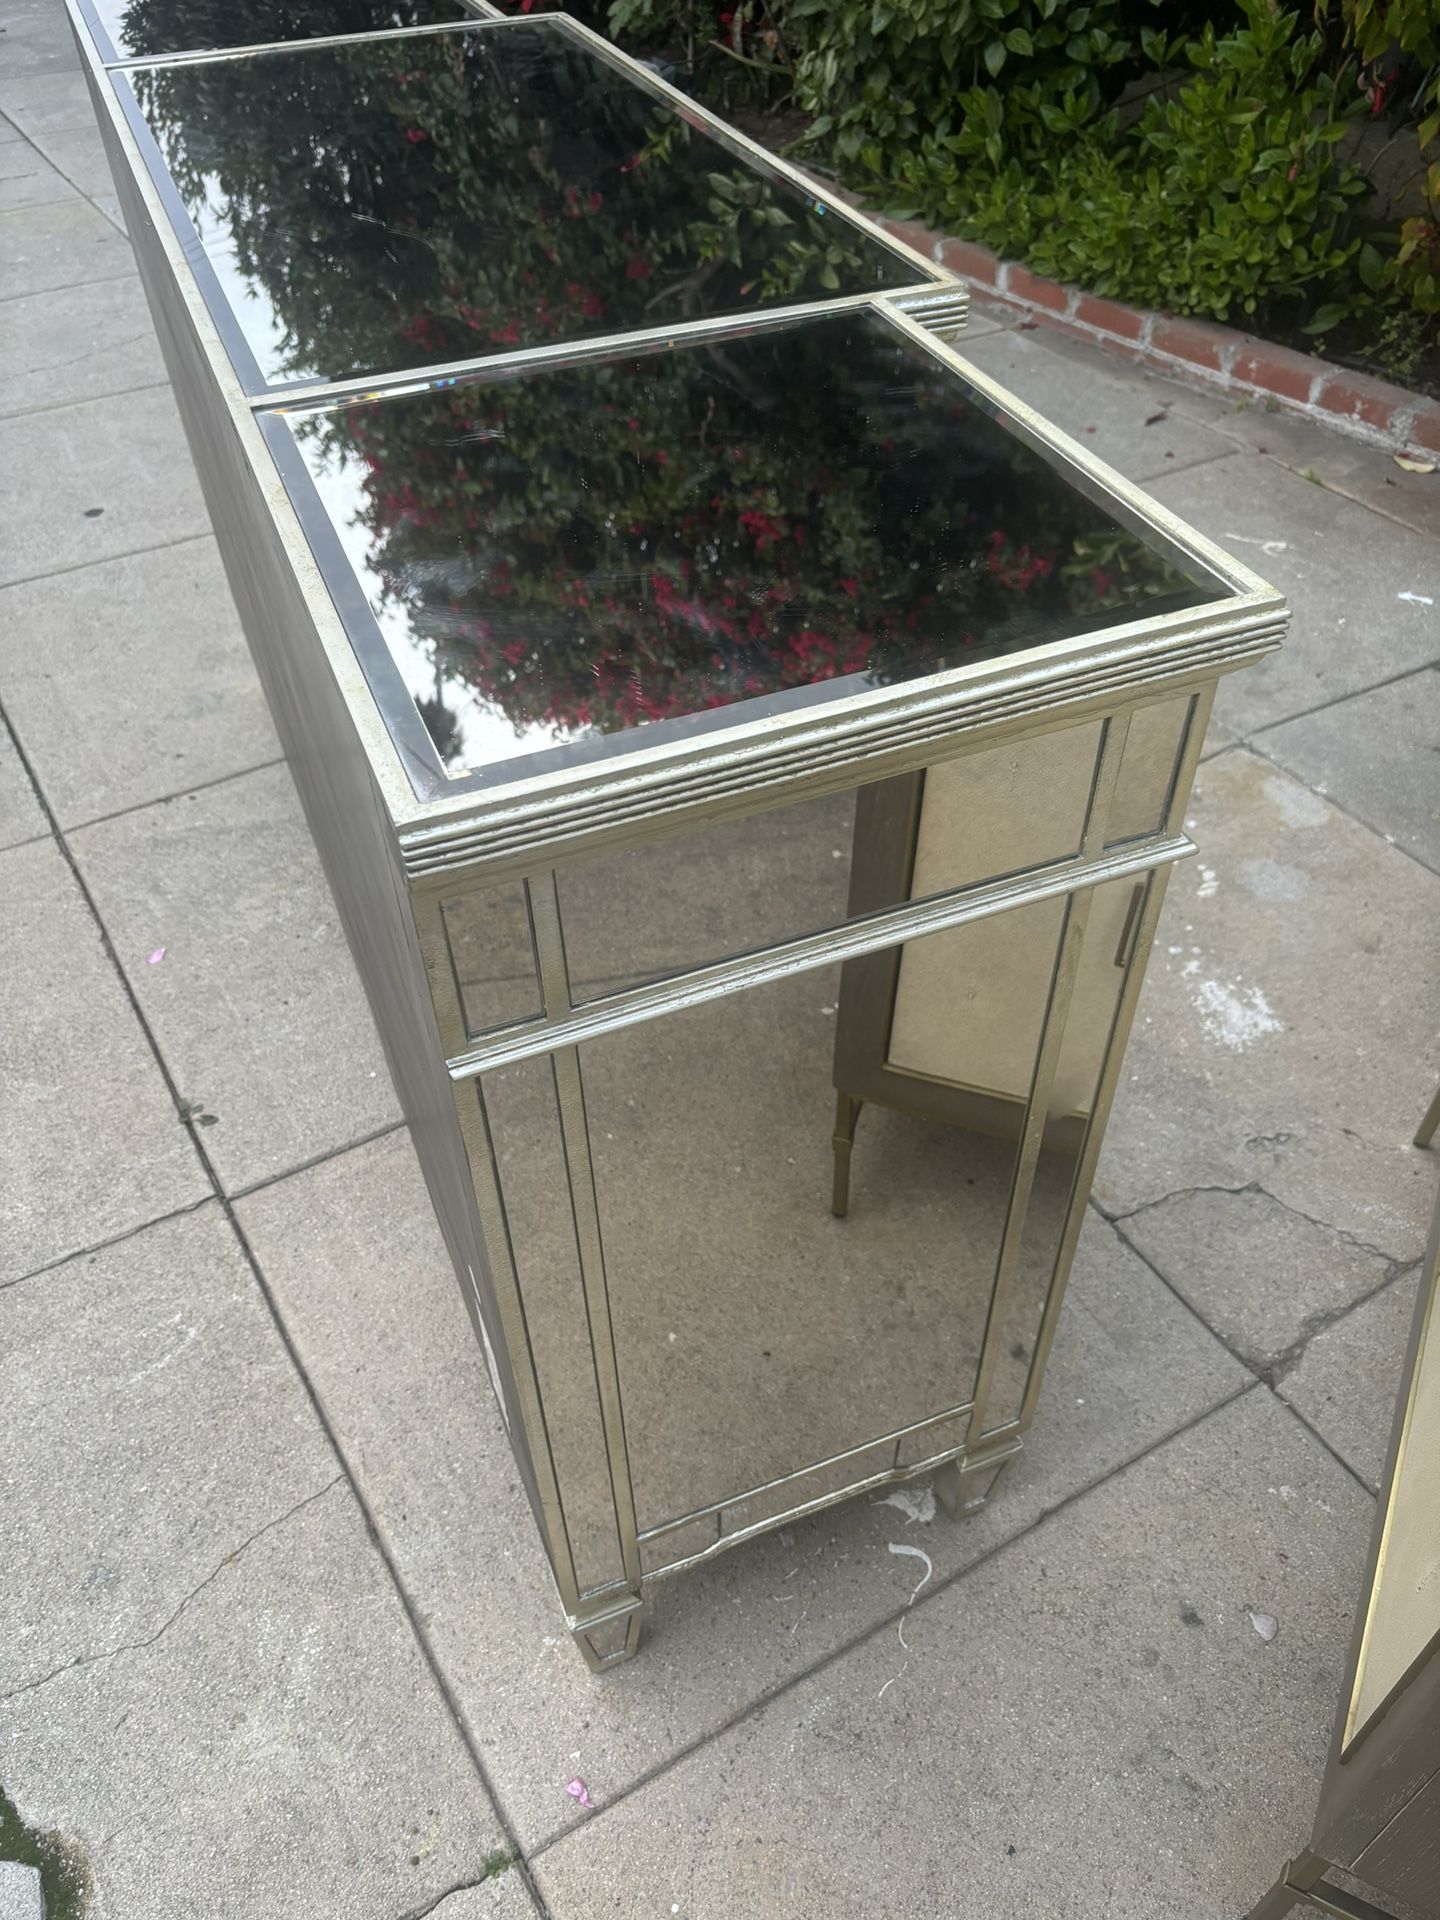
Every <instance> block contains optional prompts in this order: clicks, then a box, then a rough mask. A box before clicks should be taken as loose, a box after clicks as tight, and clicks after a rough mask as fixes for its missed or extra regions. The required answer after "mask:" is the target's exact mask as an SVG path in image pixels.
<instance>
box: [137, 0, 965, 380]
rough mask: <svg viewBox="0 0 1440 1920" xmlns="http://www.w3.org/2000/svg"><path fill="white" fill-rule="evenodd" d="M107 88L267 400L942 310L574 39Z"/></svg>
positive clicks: (464, 38) (880, 253) (857, 238)
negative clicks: (845, 303) (155, 173)
mask: <svg viewBox="0 0 1440 1920" xmlns="http://www.w3.org/2000/svg"><path fill="white" fill-rule="evenodd" d="M152 3H153V0H152ZM135 4H136V5H139V4H140V0H135ZM127 82H128V86H129V87H133V90H134V99H133V100H130V99H127ZM116 84H117V86H118V88H119V90H120V95H121V99H122V102H124V104H125V105H126V108H127V111H128V112H129V113H130V114H131V116H132V123H135V118H136V112H137V103H138V115H139V116H140V119H139V123H138V125H139V130H140V131H141V132H142V134H144V132H145V130H146V129H148V136H153V140H154V143H155V146H157V147H158V149H159V154H160V156H161V158H162V160H163V166H164V168H165V169H166V170H168V175H169V181H168V182H167V181H165V180H164V179H163V178H162V180H161V186H162V191H166V192H168V193H169V194H170V195H171V197H172V213H173V215H174V216H175V217H177V219H178V220H179V223H180V225H181V227H182V230H183V228H184V226H185V224H186V219H187V216H188V221H189V223H190V224H192V225H193V227H194V231H195V234H196V235H197V237H198V241H199V246H198V248H196V247H195V246H194V245H193V244H192V245H191V247H190V251H191V255H192V264H193V265H194V266H195V268H196V271H197V273H200V274H202V276H204V277H203V278H202V285H204V287H205V291H206V296H207V299H208V301H209V303H210V305H211V309H212V312H213V313H214V315H215V318H216V321H217V324H218V325H219V326H220V329H221V332H222V334H223V335H225V337H226V346H227V349H228V351H229V352H230V355H231V358H232V360H233V361H234V362H235V365H236V369H237V371H238V372H239V373H240V375H241V378H242V380H244V381H245V383H246V385H247V386H248V387H249V389H250V390H251V391H252V392H254V391H263V390H265V389H266V388H267V387H268V388H273V387H274V386H277V385H285V384H289V383H293V382H296V381H302V380H312V381H313V380H329V379H347V378H355V377H363V376H366V375H371V374H376V373H383V372H387V371H397V370H399V369H403V368H409V367H430V366H438V365H443V364H445V363H447V362H451V361H456V360H465V359H474V358H477V357H480V356H484V355H493V354H496V353H503V352H506V351H510V350H513V349H516V348H531V347H536V346H541V345H546V344H550V343H554V342H557V341H571V340H580V339H586V338H593V337H595V336H598V335H602V334H611V333H619V332H623V331H633V330H635V329H640V328H650V329H663V328H666V327H673V326H675V325H676V324H677V323H681V322H688V321H694V320H703V319H707V318H710V317H712V316H716V315H722V316H723V315H730V314H735V315H743V314H746V313H753V312H760V311H763V310H765V309H767V308H775V307H779V306H789V305H793V304H796V303H803V302H820V301H829V300H834V299H835V298H837V297H839V296H842V295H856V294H868V293H872V292H875V291H877V290H880V289H890V290H899V289H904V288H907V287H915V286H921V287H927V286H931V285H934V284H935V282H934V280H933V278H931V277H929V276H927V275H926V274H925V272H924V270H923V269H922V268H920V267H918V266H917V265H916V263H915V262H914V261H913V260H909V259H907V258H906V257H905V256H903V255H902V254H901V253H899V252H897V251H895V250H894V249H892V248H891V247H890V246H889V245H888V244H886V243H885V242H884V241H883V240H881V239H880V238H878V237H876V236H874V235H872V234H871V233H870V232H869V231H868V230H866V229H865V228H863V227H860V226H858V225H857V224H856V223H855V222H854V221H853V220H852V219H851V217H850V216H849V215H848V213H847V212H846V210H845V209H844V208H842V207H838V206H834V205H831V204H829V203H827V202H825V201H823V200H821V199H818V198H816V197H815V196H814V195H812V194H810V193H809V192H807V191H806V190H805V189H803V188H802V187H801V186H799V185H797V184H796V183H795V182H794V181H793V180H792V179H791V178H790V177H789V176H788V175H786V174H784V173H783V172H781V171H780V170H778V169H776V168H774V167H772V166H770V165H769V164H768V163H766V162H765V161H764V160H763V159H761V158H759V157H754V158H752V157H747V156H745V155H743V154H741V153H738V152H735V151H732V150H731V149H730V148H729V147H728V146H726V145H725V144H724V143H723V142H722V141H721V140H720V139H718V138H717V137H716V136H715V135H714V134H713V133H712V132H710V131H709V130H708V129H707V128H706V127H705V126H704V125H703V124H701V123H700V122H699V121H698V119H697V120H696V122H695V123H694V124H692V122H691V119H690V118H689V117H688V116H687V113H686V112H685V111H683V110H682V109H681V108H680V107H679V106H678V105H677V104H675V103H674V102H672V101H671V100H670V99H669V98H667V97H666V96H665V95H663V94H660V93H656V92H653V91H652V90H651V89H650V87H649V86H648V85H646V84H644V82H643V79H641V78H637V77H635V76H634V75H633V74H632V73H631V72H630V71H628V70H626V69H625V68H624V67H622V66H617V65H615V64H613V63H612V61H611V59H610V58H609V57H607V55H606V54H605V52H604V51H603V50H601V49H599V48H597V47H596V45H595V44H594V43H593V42H591V41H589V40H587V39H586V38H585V37H584V36H583V34H581V33H580V32H579V31H578V30H577V29H576V28H575V27H573V26H572V24H571V23H569V22H568V21H565V20H563V19H558V18H541V19H536V20H521V21H491V22H480V23H476V24H473V25H471V26H469V27H462V28H457V29H456V30H455V31H453V32H450V31H440V32H434V33H419V34H414V35H402V36H400V37H397V38H389V39H383V38H382V39H370V40H357V41H352V42H350V43H347V44H343V45H333V46H325V45H317V46H304V47H285V48H282V49H279V50H277V51H267V52H256V53H248V54H243V55H240V56H231V57H226V58H219V59H215V60H205V61H192V62H184V63H180V64H176V65H171V66H163V65H162V66H149V67H138V68H132V69H128V70H127V72H126V75H125V76H123V77H121V76H117V79H116ZM152 164H153V161H152ZM172 182H173V186H172V185H171V184H170V183H172ZM176 193H178V196H179V201H180V202H182V203H183V208H182V207H180V206H178V205H174V204H173V196H174V195H175V194H176Z"/></svg>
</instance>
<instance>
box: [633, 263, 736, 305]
mask: <svg viewBox="0 0 1440 1920" xmlns="http://www.w3.org/2000/svg"><path fill="white" fill-rule="evenodd" d="M718 265H719V262H718V261H716V260H702V261H701V263H700V265H699V266H698V267H697V268H696V269H695V271H694V272H693V273H687V274H685V275H684V276H683V278H681V279H679V280H671V281H670V282H669V283H668V284H667V285H665V286H663V287H661V288H660V290H659V292H658V293H656V294H654V295H652V297H651V298H650V299H649V300H647V301H646V302H645V312H646V313H653V312H654V311H655V309H656V307H658V306H662V305H663V304H664V303H665V301H667V300H669V299H671V298H673V296H674V295H675V294H677V293H678V294H679V296H680V303H681V305H682V306H683V307H684V308H685V311H686V314H687V316H688V315H689V314H690V313H691V312H693V308H692V306H691V304H690V295H691V294H692V293H698V292H699V290H700V288H701V287H703V286H704V284H705V282H706V281H707V280H710V279H713V278H714V274H715V269H716V267H717V266H718Z"/></svg>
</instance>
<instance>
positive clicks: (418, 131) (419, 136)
mask: <svg viewBox="0 0 1440 1920" xmlns="http://www.w3.org/2000/svg"><path fill="white" fill-rule="evenodd" d="M405 138H406V139H407V140H408V141H409V142H410V144H411V146H412V147H418V146H419V144H420V142H421V141H422V140H428V139H429V138H430V136H429V134H428V133H426V131H425V129H424V128H423V127H406V129H405Z"/></svg>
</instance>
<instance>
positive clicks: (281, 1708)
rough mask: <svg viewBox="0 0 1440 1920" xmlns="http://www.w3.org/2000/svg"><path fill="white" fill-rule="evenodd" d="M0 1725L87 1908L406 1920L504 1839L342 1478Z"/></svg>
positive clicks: (8, 1764) (14, 1784)
mask: <svg viewBox="0 0 1440 1920" xmlns="http://www.w3.org/2000/svg"><path fill="white" fill-rule="evenodd" d="M5 1720H6V1732H5V1744H4V1749H3V1752H4V1767H5V1779H6V1787H7V1790H8V1792H9V1793H10V1795H11V1797H12V1798H13V1799H14V1801H15V1804H16V1806H17V1807H18V1808H19V1811H20V1814H21V1816H22V1818H24V1819H25V1820H26V1822H27V1823H28V1824H30V1825H31V1826H35V1827H44V1828H47V1829H52V1830H57V1831H59V1832H61V1833H63V1834H65V1835H66V1837H67V1838H68V1839H69V1840H70V1841H72V1842H73V1843H74V1844H75V1845H76V1846H77V1847H78V1849H79V1851H80V1853H81V1855H82V1857H83V1858H84V1860H85V1862H86V1864H87V1866H88V1868H89V1872H90V1876H91V1880H92V1883H93V1892H92V1894H91V1897H90V1901H89V1903H88V1905H87V1910H86V1911H87V1920H152V1916H153V1920H160V1916H162V1915H164V1916H167V1920H215V1917H216V1916H217V1915H222V1914H223V1915H225V1916H226V1920H272V1917H273V1916H274V1915H276V1914H284V1915H286V1916H287V1920H336V1917H337V1916H340V1915H343V1916H345V1920H396V1917H397V1916H399V1915H407V1914H410V1915H413V1914H419V1913H422V1912H425V1911H426V1910H427V1909H428V1908H429V1907H430V1906H431V1905H433V1904H434V1902H435V1901H436V1900H437V1899H438V1898H440V1897H441V1896H442V1895H444V1894H445V1893H446V1892H447V1891H449V1890H450V1889H452V1888H454V1887H457V1886H462V1885H465V1884H466V1883H468V1882H473V1881H475V1880H478V1879H479V1878H480V1876H481V1874H482V1873H483V1871H484V1867H485V1860H486V1857H487V1855H489V1854H491V1853H493V1851H494V1850H495V1849H496V1848H497V1847H499V1846H501V1845H503V1834H502V1832H501V1830H500V1827H499V1823H498V1822H497V1820H496V1818H495V1815H494V1811H493V1809H492V1808H491V1807H490V1805H489V1803H488V1800H487V1798H486V1795H485V1792H484V1789H483V1787H482V1785H481V1783H480V1780H479V1777H478V1775H477V1774H476V1772H475V1769H474V1766H473V1764H472V1762H471V1760H470V1757H469V1755H468V1753H467V1752H466V1750H465V1748H464V1745H463V1743H462V1742H461V1740H460V1738H459V1737H458V1735H457V1733H456V1731H455V1725H454V1722H453V1720H452V1719H451V1718H450V1716H449V1714H448V1712H447V1711H446V1708H445V1705H444V1702H443V1700H442V1699H441V1696H440V1693H439V1691H438V1689H437V1688H436V1686H435V1684H434V1680H433V1678H432V1676H431V1674H430V1671H429V1669H428V1668H427V1667H426V1665H425V1663H424V1661H423V1659H422V1657H421V1655H420V1652H419V1650H418V1648H417V1647H416V1645H415V1641H414V1638H413V1636H412V1634H411V1631H410V1626H409V1622H408V1620H407V1619H406V1616H405V1613H404V1610H403V1609H402V1607H401V1605H400V1602H399V1600H398V1598H397V1596H396V1594H395V1590H394V1588H393V1586H392V1585H391V1583H390V1580H389V1577H388V1575H387V1574H386V1572H385V1569H384V1566H383V1563H382V1562H381V1560H380V1557H379V1555H378V1554H377V1553H376V1552H375V1549H374V1546H373V1545H372V1543H371V1541H370V1540H369V1538H368V1537H367V1534H366V1531H365V1523H364V1520H363V1517H362V1516H361V1514H360V1511H359V1509H358V1507H357V1506H356V1504H355V1501H354V1498H353V1496H352V1495H351V1494H350V1492H349V1489H348V1488H347V1487H346V1486H345V1485H344V1483H343V1482H340V1483H338V1484H335V1485H332V1486H331V1487H330V1489H329V1490H328V1491H327V1492H325V1493H321V1494H318V1495H316V1494H312V1495H311V1496H309V1498H308V1499H306V1500H303V1501H301V1502H300V1503H299V1504H298V1505H296V1506H293V1507H291V1508H289V1509H288V1510H287V1509H286V1508H285V1507H284V1505H283V1504H280V1503H277V1510H276V1512H275V1513H274V1515H273V1517H272V1518H271V1520H270V1522H269V1524H268V1525H266V1526H264V1527H262V1528H260V1529H259V1530H258V1531H257V1532H256V1533H255V1534H254V1536H253V1537H252V1538H251V1539H250V1540H249V1542H248V1543H246V1544H243V1545H242V1546H241V1547H240V1548H238V1549H237V1550H236V1551H235V1552H234V1553H232V1554H231V1555H230V1557H229V1558H228V1559H226V1560H224V1561H221V1562H218V1563H217V1564H216V1565H215V1566H214V1567H213V1569H212V1571H211V1573H210V1575H209V1577H208V1578H207V1579H205V1580H203V1581H202V1582H201V1583H200V1584H199V1585H198V1586H197V1587H196V1588H195V1590H194V1592H193V1593H192V1594H190V1595H189V1596H188V1598H187V1599H186V1600H185V1601H183V1602H182V1603H181V1605H180V1606H179V1607H177V1608H176V1610H175V1612H174V1614H173V1615H172V1616H171V1618H170V1619H169V1620H168V1621H167V1622H164V1623H162V1625H161V1626H160V1628H159V1629H158V1631H157V1632H156V1633H154V1634H153V1635H152V1636H151V1637H150V1638H149V1639H147V1640H144V1641H141V1642H140V1643H138V1644H137V1645H133V1646H129V1647H126V1648H125V1649H124V1650H123V1651H118V1652H117V1653H116V1654H115V1655H114V1656H113V1657H112V1658H110V1659H101V1660H95V1661H93V1662H91V1663H90V1664H89V1665H88V1666H70V1667H67V1668H65V1669H64V1670H63V1671H62V1672H61V1673H59V1674H57V1675H56V1676H55V1677H54V1678H53V1679H51V1680H49V1681H47V1682H46V1683H45V1684H44V1685H43V1686H41V1687H38V1688H35V1689H32V1690H31V1691H30V1692H28V1693H22V1694H19V1695H17V1696H12V1698H11V1699H9V1700H8V1701H7V1702H6V1704H5Z"/></svg>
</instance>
